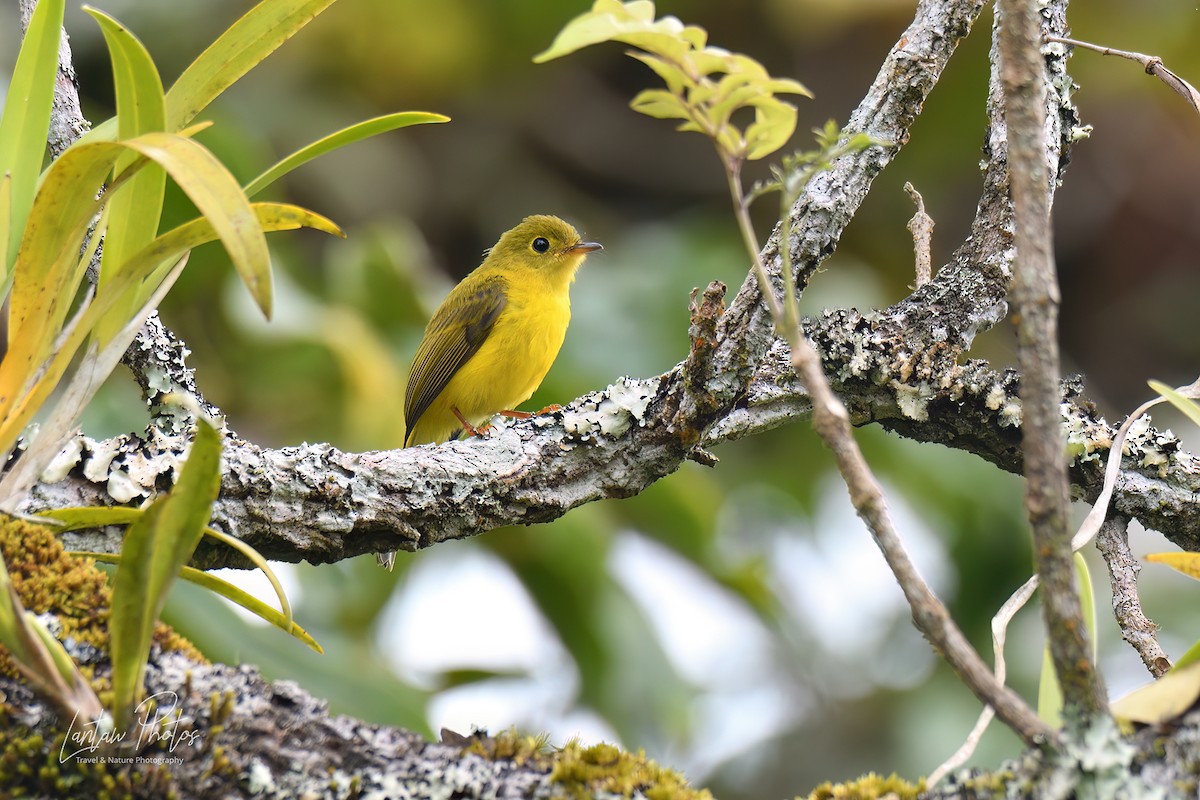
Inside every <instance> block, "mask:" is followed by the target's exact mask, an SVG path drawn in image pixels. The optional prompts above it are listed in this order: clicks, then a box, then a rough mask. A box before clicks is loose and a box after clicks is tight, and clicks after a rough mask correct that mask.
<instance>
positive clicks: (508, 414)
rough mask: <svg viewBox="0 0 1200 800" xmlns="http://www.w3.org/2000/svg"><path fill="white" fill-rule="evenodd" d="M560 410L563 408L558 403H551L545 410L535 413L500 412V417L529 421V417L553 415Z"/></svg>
mask: <svg viewBox="0 0 1200 800" xmlns="http://www.w3.org/2000/svg"><path fill="white" fill-rule="evenodd" d="M562 410H563V407H562V406H560V405H559V404H558V403H551V404H550V405H548V406H546V407H545V408H541V409H538V410H537V411H534V412H532V413H531V412H529V411H512V410H505V411H501V412H500V416H502V417H509V418H511V419H529V418H530V417H540V416H541V415H542V414H553V413H555V412H557V411H562Z"/></svg>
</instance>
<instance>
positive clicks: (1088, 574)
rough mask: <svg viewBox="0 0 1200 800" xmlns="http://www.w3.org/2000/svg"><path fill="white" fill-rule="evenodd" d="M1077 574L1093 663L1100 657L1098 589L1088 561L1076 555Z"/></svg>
mask: <svg viewBox="0 0 1200 800" xmlns="http://www.w3.org/2000/svg"><path fill="white" fill-rule="evenodd" d="M1075 572H1076V574H1077V575H1078V576H1079V606H1080V610H1081V611H1082V613H1083V624H1084V625H1085V626H1086V628H1087V635H1088V639H1090V640H1091V642H1092V661H1095V660H1096V659H1098V658H1099V657H1100V623H1099V620H1098V618H1097V616H1096V587H1095V585H1094V584H1093V583H1092V571H1091V570H1090V569H1089V568H1088V565H1087V561H1086V560H1085V559H1084V557H1083V556H1082V555H1081V554H1079V553H1078V552H1077V553H1075Z"/></svg>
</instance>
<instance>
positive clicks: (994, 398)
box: [976, 384, 1008, 411]
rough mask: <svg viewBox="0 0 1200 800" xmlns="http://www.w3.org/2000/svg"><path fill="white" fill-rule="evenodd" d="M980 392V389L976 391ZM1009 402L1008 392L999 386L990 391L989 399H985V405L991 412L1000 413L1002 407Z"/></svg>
mask: <svg viewBox="0 0 1200 800" xmlns="http://www.w3.org/2000/svg"><path fill="white" fill-rule="evenodd" d="M976 391H978V389H976ZM1006 402H1008V392H1006V391H1004V388H1003V387H1001V386H1000V385H999V384H997V385H995V386H993V387H992V388H991V389H990V390H988V393H987V397H985V398H983V403H984V405H986V406H987V407H988V409H989V410H990V411H999V410H1000V408H1001V406H1003V405H1004V404H1005V403H1006Z"/></svg>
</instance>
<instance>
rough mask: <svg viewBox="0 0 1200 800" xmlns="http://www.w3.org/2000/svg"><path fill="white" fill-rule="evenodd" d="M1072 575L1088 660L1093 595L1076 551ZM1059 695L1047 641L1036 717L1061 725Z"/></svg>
mask: <svg viewBox="0 0 1200 800" xmlns="http://www.w3.org/2000/svg"><path fill="white" fill-rule="evenodd" d="M1074 559H1075V574H1076V578H1077V579H1078V581H1079V604H1080V607H1081V611H1082V614H1083V624H1084V627H1085V629H1086V630H1087V635H1088V638H1089V639H1091V643H1092V659H1093V660H1095V658H1096V657H1097V654H1098V653H1099V646H1098V641H1099V625H1098V623H1097V619H1096V595H1095V590H1094V588H1093V586H1092V573H1091V570H1089V569H1088V565H1087V561H1085V560H1084V558H1083V556H1082V555H1080V554H1079V553H1075V554H1074ZM1062 710H1063V695H1062V687H1061V686H1060V685H1059V683H1058V676H1057V675H1056V674H1055V671H1054V659H1053V658H1052V657H1051V655H1050V645H1049V643H1047V644H1046V646H1045V647H1044V648H1043V650H1042V674H1041V677H1040V679H1039V682H1038V718H1039V719H1041V720H1042V721H1043V722H1045V723H1046V724H1047V725H1049V726H1050V727H1052V728H1059V727H1062Z"/></svg>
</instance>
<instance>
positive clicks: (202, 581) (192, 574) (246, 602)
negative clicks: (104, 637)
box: [72, 526, 325, 653]
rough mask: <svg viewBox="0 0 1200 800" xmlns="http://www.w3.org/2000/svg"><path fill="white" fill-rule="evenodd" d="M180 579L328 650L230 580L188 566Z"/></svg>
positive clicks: (108, 559)
mask: <svg viewBox="0 0 1200 800" xmlns="http://www.w3.org/2000/svg"><path fill="white" fill-rule="evenodd" d="M89 527H90V526H89ZM211 532H212V529H211V528H210V529H208V531H206V533H211ZM72 555H77V556H84V557H86V558H94V559H95V560H97V561H99V562H101V563H104V564H120V563H121V557H120V556H117V555H113V554H112V553H90V552H74V551H73V552H72ZM179 577H181V578H183V579H184V580H185V581H188V582H189V583H194V584H196V585H197V586H200V587H203V588H205V589H208V590H209V591H211V592H213V593H215V594H218V595H220V596H221V597H224V598H225V599H226V600H230V601H232V602H234V603H237V604H238V605H239V606H241V607H242V608H244V609H246V610H247V611H249V612H250V613H252V614H254V615H255V616H258V617H260V618H262V619H263V620H265V621H266V622H269V623H271V624H272V625H274V626H275V627H277V628H279V629H280V630H283V631H284V632H286V633H289V634H291V635H292V636H294V637H295V638H297V639H299V640H300V641H302V642H304V643H305V644H306V645H308V646H309V647H311V648H312V649H313V650H315V651H317V652H318V653H324V652H325V650H324V649H323V648H322V647H321V645H320V644H319V643H318V642H317V640H316V639H314V638H313V637H312V636H311V635H309V633H308V631H306V630H304V629H303V628H301V627H300V626H299V625H297V624H296V623H295V621H293V620H292V619H291V618H290V616H289V615H287V614H284V613H283V612H280V611H278V610H276V609H274V608H271V606H269V605H267V604H266V603H264V602H263V601H262V600H259V599H258V598H257V597H255V596H254V595H252V594H248V593H246V592H244V591H243V590H241V589H239V588H238V587H237V586H234V585H233V584H232V583H230V582H229V581H227V580H224V579H223V578H220V577H218V576H216V575H213V574H212V573H210V572H205V571H204V570H202V569H196V568H194V567H184V568H183V569H182V570H181V571H180V573H179Z"/></svg>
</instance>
